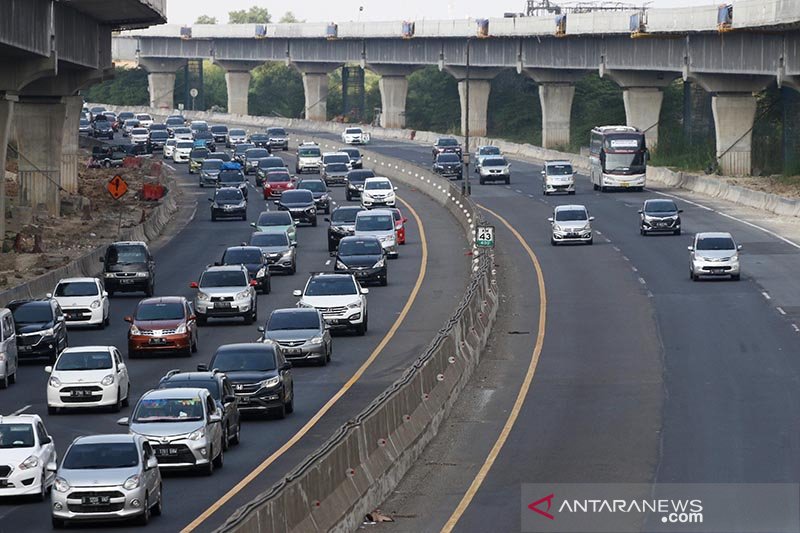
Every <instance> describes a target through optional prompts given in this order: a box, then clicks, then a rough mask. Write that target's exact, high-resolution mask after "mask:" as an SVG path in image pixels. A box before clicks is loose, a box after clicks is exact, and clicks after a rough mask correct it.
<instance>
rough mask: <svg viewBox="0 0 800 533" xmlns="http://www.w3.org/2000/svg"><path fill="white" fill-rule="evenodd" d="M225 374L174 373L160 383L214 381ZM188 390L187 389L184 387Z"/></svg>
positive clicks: (210, 372)
mask: <svg viewBox="0 0 800 533" xmlns="http://www.w3.org/2000/svg"><path fill="white" fill-rule="evenodd" d="M223 377H225V374H224V373H222V372H212V371H208V372H181V371H180V370H178V371H176V372H175V373H173V374H171V375H170V374H167V375H166V376H164V377H163V378H161V380H160V383H164V382H167V381H216V380H217V378H223ZM184 388H188V387H184Z"/></svg>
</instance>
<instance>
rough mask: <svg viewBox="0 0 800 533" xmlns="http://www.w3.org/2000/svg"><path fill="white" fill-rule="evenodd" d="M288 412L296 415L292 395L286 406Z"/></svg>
mask: <svg viewBox="0 0 800 533" xmlns="http://www.w3.org/2000/svg"><path fill="white" fill-rule="evenodd" d="M323 361H324V359H323ZM286 412H287V413H294V394H292V399H291V400H289V402H288V403H287V404H286Z"/></svg>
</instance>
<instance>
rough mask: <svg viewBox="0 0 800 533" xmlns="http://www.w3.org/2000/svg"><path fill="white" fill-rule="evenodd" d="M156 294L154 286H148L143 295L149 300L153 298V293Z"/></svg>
mask: <svg viewBox="0 0 800 533" xmlns="http://www.w3.org/2000/svg"><path fill="white" fill-rule="evenodd" d="M154 292H156V286H155V284H151V285H148V286H147V288H146V289H145V290H144V295H145V296H147V297H148V298H150V297H151V296H153V293H154Z"/></svg>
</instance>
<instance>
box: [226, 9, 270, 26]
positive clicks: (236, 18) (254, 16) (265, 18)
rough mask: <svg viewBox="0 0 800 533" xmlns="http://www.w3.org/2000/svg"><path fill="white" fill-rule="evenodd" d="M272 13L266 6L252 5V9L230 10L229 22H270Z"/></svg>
mask: <svg viewBox="0 0 800 533" xmlns="http://www.w3.org/2000/svg"><path fill="white" fill-rule="evenodd" d="M270 22H272V15H270V14H269V10H268V9H267V8H266V7H258V6H252V7H251V8H250V9H240V10H239V11H229V12H228V24H269V23H270Z"/></svg>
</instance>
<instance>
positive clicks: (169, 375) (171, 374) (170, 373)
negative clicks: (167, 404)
mask: <svg viewBox="0 0 800 533" xmlns="http://www.w3.org/2000/svg"><path fill="white" fill-rule="evenodd" d="M180 373H181V369H180V368H173V369H172V370H170V371H169V372H167V373H166V374H165V375H164V378H166V379H169V378H171V377H172V376H174V375H175V374H180Z"/></svg>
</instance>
